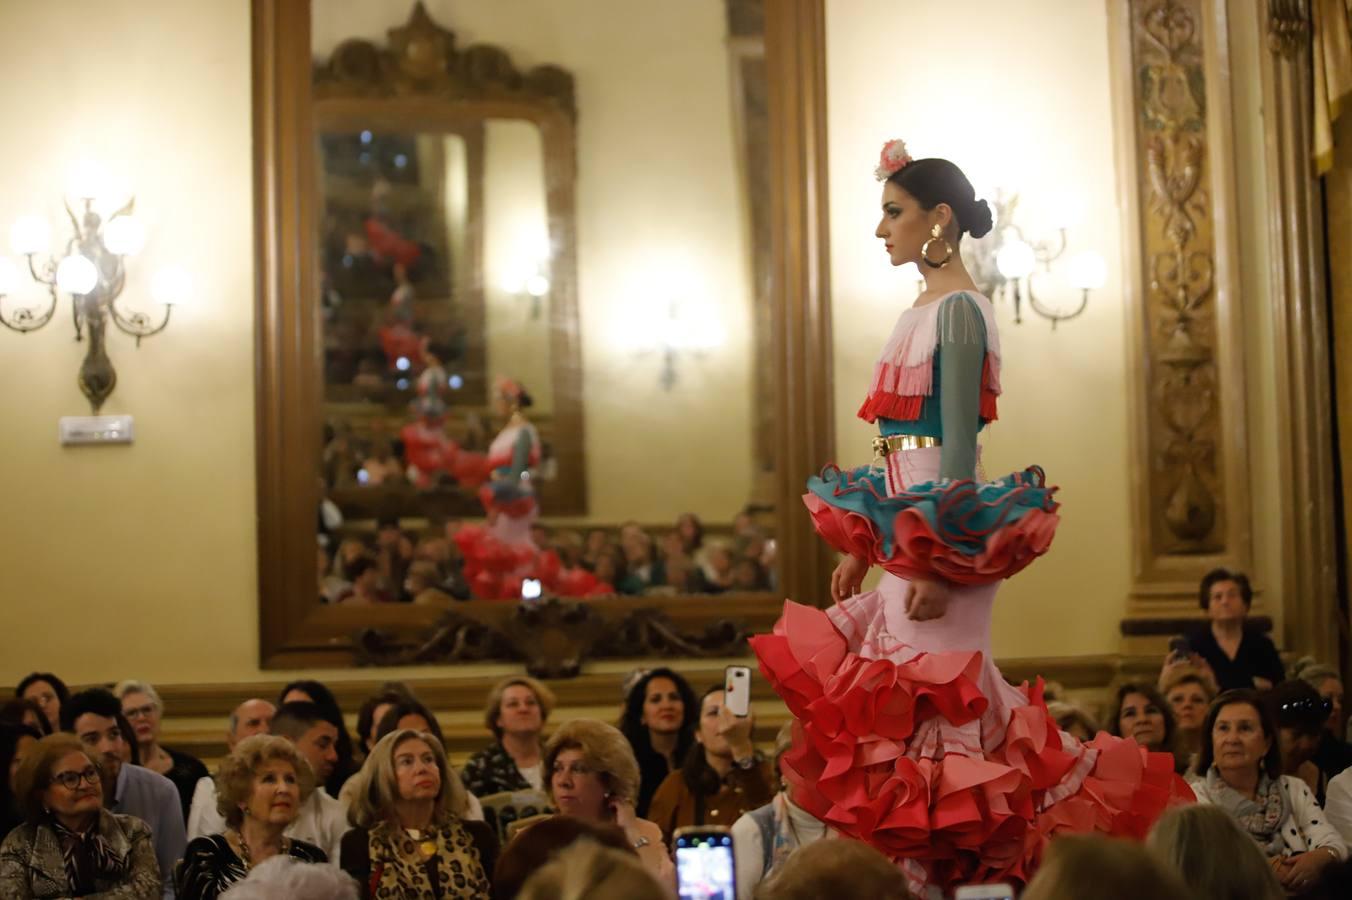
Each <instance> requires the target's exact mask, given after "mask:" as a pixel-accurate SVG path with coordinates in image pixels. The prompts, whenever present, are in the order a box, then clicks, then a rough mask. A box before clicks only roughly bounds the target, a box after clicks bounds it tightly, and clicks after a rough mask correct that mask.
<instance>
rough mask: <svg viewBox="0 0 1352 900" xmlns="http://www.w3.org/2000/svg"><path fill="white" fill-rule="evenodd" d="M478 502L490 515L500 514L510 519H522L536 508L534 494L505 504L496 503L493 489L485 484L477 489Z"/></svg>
mask: <svg viewBox="0 0 1352 900" xmlns="http://www.w3.org/2000/svg"><path fill="white" fill-rule="evenodd" d="M479 502H480V503H482V504H483V507H484V510H485V511H486V512H487V513H489V514H490V515H492V514H493V513H500V514H501V515H504V516H507V517H509V518H512V519H524V518H525V517H526V516H528V515H530V514H531V513H533V512H535V510H536V509H537V508H538V504H537V503H536V502H535V495H534V494H526V495H525V496H523V497H518V498H517V499H515V500H511V501H508V502H507V503H498V502H497V500H496V498H495V496H494V494H493V488H492V487H491V486H489V485H486V484H485V485H484V486H482V487H481V488H479Z"/></svg>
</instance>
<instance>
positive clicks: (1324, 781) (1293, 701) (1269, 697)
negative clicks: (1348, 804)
mask: <svg viewBox="0 0 1352 900" xmlns="http://www.w3.org/2000/svg"><path fill="white" fill-rule="evenodd" d="M1263 699H1264V700H1266V701H1267V704H1268V709H1269V710H1270V711H1271V712H1272V718H1273V720H1274V721H1275V722H1276V723H1277V746H1278V747H1279V748H1281V751H1282V774H1284V775H1291V776H1293V777H1295V778H1299V779H1300V780H1301V781H1303V782H1305V784H1306V786H1308V787H1309V789H1310V790H1311V791H1312V792H1313V793H1314V796H1315V799H1316V800H1318V801H1319V805H1320V806H1323V805H1324V797H1325V792H1326V791H1327V790H1328V783H1329V779H1330V778H1331V777H1333V776H1334V775H1336V774H1338V773H1337V772H1332V773H1326V772H1324V771H1322V770H1321V769H1320V768H1319V764H1318V763H1317V762H1316V761H1315V754H1316V753H1317V752H1318V750H1319V739H1320V737H1321V736H1322V735H1323V733H1324V722H1325V721H1326V720H1327V719H1328V717H1329V711H1330V709H1331V707H1332V704H1330V703H1329V701H1327V700H1325V699H1324V698H1323V697H1321V696H1319V692H1318V691H1316V690H1315V689H1314V688H1312V687H1310V686H1309V685H1308V684H1306V683H1305V682H1303V681H1298V680H1292V681H1283V682H1282V683H1281V684H1279V685H1277V686H1276V687H1275V688H1273V689H1272V690H1271V691H1269V692H1268V693H1267V694H1265V695H1264V697H1263Z"/></svg>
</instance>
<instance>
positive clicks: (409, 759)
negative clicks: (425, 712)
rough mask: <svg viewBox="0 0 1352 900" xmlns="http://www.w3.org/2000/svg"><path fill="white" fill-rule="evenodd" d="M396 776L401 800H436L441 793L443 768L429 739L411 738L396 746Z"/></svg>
mask: <svg viewBox="0 0 1352 900" xmlns="http://www.w3.org/2000/svg"><path fill="white" fill-rule="evenodd" d="M394 778H395V782H396V785H395V787H396V788H397V789H398V794H399V799H401V800H435V799H436V798H437V796H438V795H439V794H440V793H441V770H440V769H439V768H437V757H436V754H435V753H433V752H432V748H431V747H429V746H428V745H427V741H424V740H421V739H419V738H409V739H408V740H406V741H404V742H403V743H402V744H400V745H399V746H398V747H395V748H394Z"/></svg>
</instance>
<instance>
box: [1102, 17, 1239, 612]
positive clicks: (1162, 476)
mask: <svg viewBox="0 0 1352 900" xmlns="http://www.w3.org/2000/svg"><path fill="white" fill-rule="evenodd" d="M1113 10H1114V12H1113V18H1112V28H1113V40H1112V42H1111V43H1112V48H1113V51H1114V53H1113V55H1114V64H1113V69H1114V77H1115V93H1116V95H1117V96H1116V101H1117V131H1118V140H1119V165H1118V170H1119V173H1120V178H1121V180H1122V187H1121V192H1122V194H1123V197H1124V200H1125V204H1126V206H1127V209H1128V215H1127V218H1126V221H1127V222H1128V227H1127V229H1126V243H1127V252H1126V254H1125V260H1126V266H1125V270H1126V283H1125V288H1126V301H1127V308H1128V334H1129V338H1130V345H1129V350H1128V359H1129V365H1130V367H1131V368H1130V373H1129V377H1130V393H1131V413H1132V440H1133V448H1132V451H1133V452H1132V457H1133V458H1132V488H1133V493H1134V498H1133V509H1134V520H1135V535H1134V544H1135V547H1134V551H1135V552H1134V556H1135V565H1134V570H1135V571H1134V580H1135V585H1134V588H1133V595H1132V598H1131V601H1130V603H1129V607H1128V615H1129V616H1131V617H1137V616H1149V617H1159V616H1170V615H1176V614H1186V612H1187V609H1188V608H1190V607H1191V606H1192V605H1193V604H1194V603H1195V600H1194V597H1195V591H1196V584H1197V581H1198V579H1199V577H1200V576H1201V574H1203V573H1204V572H1205V571H1206V570H1207V569H1209V568H1211V567H1213V566H1215V565H1220V564H1225V565H1233V566H1238V567H1240V568H1246V567H1247V564H1248V561H1249V558H1250V550H1249V511H1248V509H1249V507H1248V500H1247V493H1248V487H1247V481H1248V459H1247V449H1246V440H1247V438H1246V430H1245V408H1244V385H1243V366H1242V361H1241V360H1242V354H1241V353H1240V349H1241V347H1242V329H1241V328H1240V327H1239V326H1240V320H1239V297H1238V288H1239V285H1238V278H1237V275H1236V273H1235V271H1234V266H1235V256H1236V247H1237V238H1236V236H1235V231H1234V227H1235V221H1234V199H1233V198H1234V184H1233V182H1234V172H1233V161H1232V160H1231V155H1230V151H1231V148H1232V146H1233V138H1232V136H1231V126H1230V99H1229V98H1230V93H1229V81H1228V74H1227V73H1228V68H1227V66H1228V59H1227V57H1228V36H1227V34H1226V26H1225V21H1226V20H1225V13H1224V5H1223V0H1132V2H1129V3H1124V4H1120V5H1114V7H1113Z"/></svg>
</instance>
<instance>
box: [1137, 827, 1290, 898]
mask: <svg viewBox="0 0 1352 900" xmlns="http://www.w3.org/2000/svg"><path fill="white" fill-rule="evenodd" d="M1146 846H1147V847H1148V848H1150V849H1151V850H1152V851H1154V852H1155V854H1156V855H1157V856H1159V857H1160V858H1161V859H1163V860H1164V861H1165V862H1166V863H1168V864H1169V866H1170V868H1172V869H1173V870H1174V871H1175V872H1177V873H1178V874H1179V875H1181V876H1182V877H1183V880H1184V881H1185V882H1186V883H1187V885H1188V887H1190V888H1191V889H1192V891H1193V893H1194V894H1196V895H1197V900H1230V898H1231V897H1245V898H1248V900H1282V898H1284V897H1285V896H1286V891H1284V890H1283V889H1282V886H1281V883H1280V882H1279V881H1277V876H1276V875H1275V874H1274V873H1273V871H1272V867H1271V866H1269V865H1268V861H1267V860H1266V859H1265V858H1264V857H1263V851H1261V850H1259V849H1258V845H1257V844H1255V843H1254V842H1253V839H1252V838H1251V837H1249V836H1248V835H1247V834H1246V833H1244V831H1243V830H1241V829H1240V827H1239V825H1238V824H1236V822H1235V820H1234V819H1232V818H1231V817H1230V814H1229V813H1227V812H1226V811H1225V810H1223V809H1220V808H1219V807H1215V806H1208V805H1206V804H1201V803H1198V804H1192V805H1190V806H1180V807H1177V808H1176V809H1171V810H1169V811H1168V812H1167V813H1165V814H1164V815H1163V816H1161V817H1160V820H1159V821H1158V822H1156V823H1155V827H1154V828H1152V829H1150V836H1149V837H1148V838H1146Z"/></svg>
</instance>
